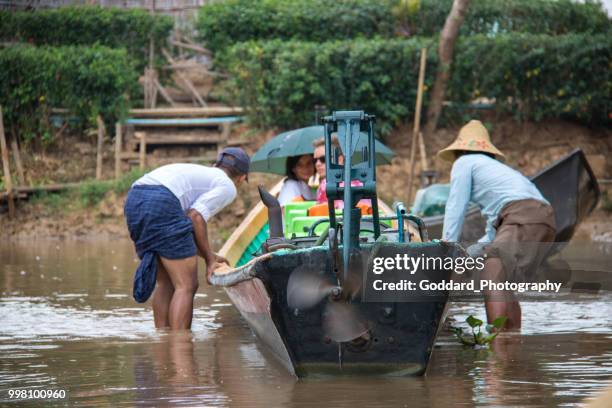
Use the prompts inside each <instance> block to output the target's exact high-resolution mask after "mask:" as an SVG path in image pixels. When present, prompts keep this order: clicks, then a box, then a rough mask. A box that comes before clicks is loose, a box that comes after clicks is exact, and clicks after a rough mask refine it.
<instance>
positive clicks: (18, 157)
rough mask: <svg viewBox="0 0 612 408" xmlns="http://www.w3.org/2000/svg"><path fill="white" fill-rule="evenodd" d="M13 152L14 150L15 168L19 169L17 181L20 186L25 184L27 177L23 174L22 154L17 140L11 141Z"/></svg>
mask: <svg viewBox="0 0 612 408" xmlns="http://www.w3.org/2000/svg"><path fill="white" fill-rule="evenodd" d="M11 150H13V160H15V167H17V181H18V182H19V184H21V185H24V184H25V177H24V172H23V164H22V163H21V153H20V152H19V145H18V144H17V138H16V137H14V138H13V139H11Z"/></svg>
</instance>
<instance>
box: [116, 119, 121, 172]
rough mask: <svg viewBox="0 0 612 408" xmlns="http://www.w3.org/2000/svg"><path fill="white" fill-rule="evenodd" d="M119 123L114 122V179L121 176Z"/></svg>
mask: <svg viewBox="0 0 612 408" xmlns="http://www.w3.org/2000/svg"><path fill="white" fill-rule="evenodd" d="M122 131H123V129H122V128H121V123H119V122H117V123H115V179H118V178H119V177H121V145H122V144H123V140H122V139H123V135H122V133H121V132H122Z"/></svg>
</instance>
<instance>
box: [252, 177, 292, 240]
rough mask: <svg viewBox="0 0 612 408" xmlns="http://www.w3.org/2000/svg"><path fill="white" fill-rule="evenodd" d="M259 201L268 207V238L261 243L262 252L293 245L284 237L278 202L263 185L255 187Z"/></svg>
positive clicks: (281, 214) (281, 215)
mask: <svg viewBox="0 0 612 408" xmlns="http://www.w3.org/2000/svg"><path fill="white" fill-rule="evenodd" d="M257 189H258V190H259V197H260V198H261V202H262V203H263V204H264V205H265V206H266V208H267V209H268V225H269V226H270V238H268V239H267V240H266V242H265V243H264V244H263V249H264V252H273V251H276V250H278V249H283V248H292V249H295V245H293V244H291V243H290V242H289V241H287V239H285V234H283V213H282V209H281V206H280V203H279V202H278V200H277V199H276V197H274V196H273V195H272V194H270V193H269V192H268V191H266V189H265V188H264V186H263V185H261V184H260V185H259V186H258V187H257Z"/></svg>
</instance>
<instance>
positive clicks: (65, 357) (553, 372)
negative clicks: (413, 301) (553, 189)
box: [0, 241, 612, 407]
mask: <svg viewBox="0 0 612 408" xmlns="http://www.w3.org/2000/svg"><path fill="white" fill-rule="evenodd" d="M135 267H136V261H135V259H134V255H133V249H132V246H131V244H130V242H129V241H117V242H61V241H43V242H39V243H34V244H32V243H25V242H23V243H8V244H7V243H4V244H0V295H1V296H0V405H4V404H6V403H9V402H11V401H14V400H11V399H9V394H8V392H9V390H15V389H19V390H35V389H38V390H65V391H66V393H67V399H66V400H63V401H55V404H57V405H82V406H108V405H111V406H118V405H124V406H181V405H186V406H253V407H275V406H297V407H301V406H317V407H318V406H345V407H354V406H364V407H378V406H399V407H404V406H406V407H430V406H431V407H452V406H466V407H471V406H496V407H523V406H524V407H553V406H567V407H569V406H580V405H581V401H582V400H583V399H584V398H585V397H586V396H590V395H593V394H596V393H598V392H600V391H601V390H602V388H603V387H605V386H606V385H607V384H609V383H610V382H611V381H612V297H611V296H610V295H607V296H606V297H600V298H595V299H592V300H591V301H588V302H579V301H564V302H547V303H535V302H533V303H525V304H524V308H523V316H524V328H523V332H522V334H521V335H518V334H506V335H505V336H504V337H503V338H501V339H500V342H499V344H498V346H497V347H496V350H495V351H488V350H472V349H464V348H463V347H462V346H460V345H459V344H458V342H457V341H456V340H455V339H454V338H453V337H452V336H451V334H450V333H449V332H447V331H444V332H443V333H442V335H441V336H440V337H439V339H438V342H437V345H436V348H435V350H434V354H433V357H432V361H431V363H430V366H429V369H428V375H427V376H426V377H416V378H385V377H340V378H338V377H336V378H319V379H306V380H300V381H297V380H295V379H293V378H292V377H290V376H288V375H287V374H286V373H285V372H284V371H283V369H282V368H280V367H279V366H277V365H276V363H275V362H274V361H273V360H272V359H271V358H270V357H268V356H267V354H266V352H265V351H263V350H262V349H261V348H260V347H259V345H258V343H257V341H256V339H255V337H254V336H253V335H252V334H251V332H250V331H249V328H248V327H247V326H246V324H245V323H244V322H243V321H242V320H241V318H240V316H239V314H238V312H237V311H236V310H235V309H234V308H233V306H232V305H231V303H230V302H229V300H228V298H227V297H226V295H225V293H224V292H223V290H220V289H216V288H211V287H210V286H207V285H205V284H203V285H202V287H201V288H200V290H199V293H198V295H197V297H196V303H195V316H194V324H193V333H173V334H171V333H161V332H157V331H156V330H155V329H154V328H153V317H152V312H151V310H150V306H149V305H148V304H147V305H144V306H143V305H140V304H137V303H135V302H134V301H133V299H132V298H131V295H130V293H131V281H132V274H133V270H134V269H135ZM200 271H201V276H202V271H203V268H200ZM469 314H475V315H477V316H480V317H484V308H483V307H482V305H480V304H475V303H470V304H453V305H452V306H451V310H450V318H451V319H455V320H456V321H463V320H464V319H465V317H466V316H467V315H469ZM46 404H49V402H48V401H47V402H46ZM20 405H29V406H40V405H42V404H41V401H36V400H28V401H21V402H20Z"/></svg>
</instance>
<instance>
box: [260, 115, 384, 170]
mask: <svg viewBox="0 0 612 408" xmlns="http://www.w3.org/2000/svg"><path fill="white" fill-rule="evenodd" d="M324 135H325V130H324V127H323V126H309V127H305V128H301V129H295V130H290V131H288V132H284V133H281V134H279V135H277V136H275V137H274V138H272V139H271V140H269V141H268V142H267V143H266V144H264V145H263V146H262V147H261V148H260V149H259V150H258V151H257V153H255V154H254V155H253V157H252V158H251V169H250V171H254V172H260V173H274V174H280V175H285V164H286V162H287V157H291V156H301V155H303V154H312V152H313V151H314V147H313V145H312V144H313V142H314V141H315V140H317V139H319V138H321V137H323V136H324ZM367 142H368V135H367V134H366V133H363V132H362V133H361V134H360V137H359V142H358V144H357V148H356V149H355V155H354V157H355V159H357V158H358V157H360V156H361V149H362V147H363V146H366V145H367ZM374 148H375V149H376V164H377V165H379V164H390V163H391V159H393V157H394V156H395V153H394V152H393V150H391V149H389V148H388V147H387V146H385V145H384V144H383V143H381V142H380V141H378V139H377V140H376V141H375V144H374Z"/></svg>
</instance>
